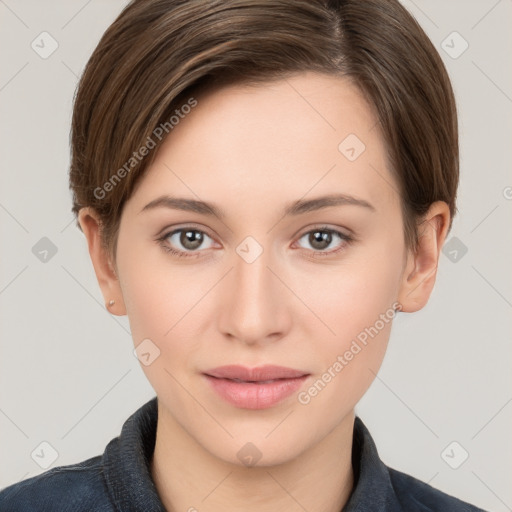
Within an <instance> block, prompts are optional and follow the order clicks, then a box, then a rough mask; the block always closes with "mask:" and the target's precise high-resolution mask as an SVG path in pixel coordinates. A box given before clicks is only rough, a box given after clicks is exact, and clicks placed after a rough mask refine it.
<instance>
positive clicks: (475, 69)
mask: <svg viewBox="0 0 512 512" xmlns="http://www.w3.org/2000/svg"><path fill="white" fill-rule="evenodd" d="M126 3H127V2H126V1H124V0H123V1H120V0H115V1H114V0H110V1H100V0H92V1H91V0H89V1H88V2H87V1H76V0H74V1H69V0H66V1H64V0H61V1H56V0H52V1H46V2H41V1H36V0H31V1H29V0H20V1H17V2H16V1H14V0H0V19H1V31H0V38H1V39H0V43H1V48H2V52H1V55H0V109H1V110H0V119H1V126H0V129H1V133H0V154H1V158H2V171H1V175H0V180H1V181H0V229H1V256H0V262H1V265H0V322H1V323H0V326H1V331H0V333H1V360H0V432H1V442H0V460H1V461H2V463H1V464H0V487H5V486H7V485H9V484H11V483H14V482H17V481H19V480H21V479H25V478H28V477H31V476H34V475H37V474H39V473H41V472H43V471H45V469H43V468H42V467H40V465H38V463H37V462H36V460H37V461H39V462H40V463H44V457H47V456H48V454H51V453H52V452H51V449H45V448H48V447H47V446H46V445H42V447H41V445H40V443H42V442H47V443H49V444H50V445H51V446H52V447H53V448H54V449H55V450H56V452H57V453H58V458H57V459H56V460H55V461H54V462H53V463H52V464H51V465H50V466H49V467H55V466H57V465H63V464H71V463H75V462H79V461H81V460H85V459H86V458H89V457H92V456H94V455H98V454H101V453H102V452H103V450H104V448H105V446H106V444H107V443H108V441H110V439H112V438H113V437H115V436H117V435H118V434H119V432H120V428H121V426H122V424H123V422H124V421H125V420H126V419H127V418H128V416H129V415H130V414H132V413H133V412H134V411H135V410H136V409H137V408H138V407H139V406H140V405H142V404H143V403H144V402H146V401H147V400H149V399H150V398H151V397H153V396H154V391H153V389H152V388H151V386H150V385H149V383H148V382H147V380H146V378H145V376H144V374H143V372H142V370H141V367H140V363H139V362H138V360H137V359H136V358H135V357H134V355H133V352H132V351H133V342H132V339H131V335H130V331H129V325H128V319H127V318H126V317H122V318H120V317H115V316H111V315H110V314H109V313H108V312H107V311H106V310H105V307H104V304H103V298H102V296H101V293H100V289H99V286H98V284H97V281H96V278H95V275H94V271H93V267H92V264H91V262H90V258H89V254H88V251H87V246H86V241H85V237H84V236H83V235H82V234H81V232H80V231H79V230H78V229H77V228H76V227H75V226H74V222H73V217H72V215H71V212H70V208H71V196H70V193H69V191H68V182H67V172H68V163H69V142H68V137H69V127H70V120H71V106H72V97H73V92H74V89H75V85H76V82H77V79H78V76H79V75H80V73H81V71H82V69H83V67H84V65H85V63H86V61H87V59H88V58H89V56H90V54H91V53H92V51H93V49H94V48H95V46H96V44H97V43H98V41H99V39H100V37H101V35H102V34H103V32H104V31H105V29H106V28H107V26H108V25H109V24H110V23H111V22H112V21H113V20H114V18H115V17H116V16H117V14H118V13H119V12H120V10H121V8H122V7H123V6H124V5H125V4H126ZM403 3H404V5H405V6H406V7H407V8H408V9H409V10H410V12H411V13H412V14H413V15H414V16H415V17H416V19H417V20H418V21H419V23H420V24H421V25H422V26H423V28H424V29H425V30H426V32H427V33H428V35H429V37H430V38H431V39H432V41H433V43H434V44H435V46H436V47H437V48H438V50H439V51H440V54H441V55H442V57H443V60H444V62H445V63H446V65H447V67H448V71H449V73H450V76H451V78H452V80H453V85H454V88H455V92H456V95H457V100H458V107H459V115H460V132H461V184H460V189H459V203H458V208H459V213H458V215H457V216H456V218H455V221H454V225H453V229H452V232H451V233H450V234H449V236H448V239H447V243H446V244H445V250H444V252H445V253H444V254H442V255H441V260H440V265H439V269H438V278H437V282H436V285H435V289H434V292H433V294H432V297H431V300H430V302H429V304H428V305H427V307H425V308H424V309H423V310H422V311H420V312H418V313H415V314H400V315H398V317H397V318H396V319H395V322H394V325H393V330H392V335H391V341H390V346H389V351H388V353H387V355H386V359H385V361H384V364H383V366H382V369H381V371H380V373H379V375H378V377H377V378H376V380H375V382H374V383H373V385H372V387H371V388H370V390H369V391H368V393H367V394H366V396H365V397H364V399H363V400H362V401H361V403H360V404H359V405H358V408H357V413H358V414H359V415H360V416H361V417H362V418H363V420H364V421H365V422H366V424H367V425H368V427H369V429H370V431H371V432H372V434H373V436H374V438H375V441H376V443H377V447H378V448H379V452H380V455H381V457H382V458H383V459H384V461H385V462H386V463H387V464H389V465H391V466H393V467H395V468H397V469H400V470H402V471H405V472H407V473H410V474H412V475H414V476H416V477H418V478H420V479H421V480H424V481H426V482H430V483H431V484H432V485H434V486H435V487H438V488H439V489H442V490H444V491H446V492H448V493H450V494H453V495H456V496H459V497H461V498H463V499H465V500H467V501H471V502H473V503H474V504H476V505H479V506H481V507H483V508H486V509H488V510H492V511H496V512H501V511H507V510H512V486H511V485H510V481H511V477H512V438H511V435H510V432H512V428H511V427H512V403H511V402H512V386H511V382H512V372H511V371H510V370H511V361H512V346H511V341H512V326H511V321H510V320H511V312H512V286H511V284H512V279H511V273H512V267H511V265H510V262H511V261H512V255H511V252H512V251H511V246H512V230H511V219H512V216H511V210H512V200H511V198H512V175H511V173H510V165H511V151H510V146H511V143H512V139H511V132H512V130H511V124H512V116H511V113H512V70H511V67H510V50H511V42H512V35H511V31H510V26H512V25H511V21H512V1H511V0H500V1H496V0H478V1H477V0H473V1H468V0H457V1H455V0H451V1H449V2H448V1H446V0H435V1H433V0H428V1H427V0H421V1H420V0H415V1H414V2H413V1H411V0H404V1H403ZM43 31H47V32H49V33H50V34H51V36H52V37H53V38H54V39H55V40H56V41H57V42H58V45H59V46H58V48H57V50H56V51H55V52H54V53H53V54H52V55H51V56H49V57H48V58H46V59H43V58H41V57H40V56H39V55H38V54H37V53H36V52H35V51H34V50H33V49H32V47H31V43H32V41H34V40H36V42H37V40H38V39H37V38H38V36H39V34H40V33H41V32H43ZM453 31H457V32H458V33H459V34H460V35H461V36H462V38H464V40H466V41H467V42H468V44H469V47H468V48H467V50H466V51H465V52H464V53H462V54H461V55H460V56H458V57H457V58H453V56H450V55H449V54H448V53H447V51H449V52H451V53H452V55H454V54H455V53H458V52H460V50H461V49H463V46H462V45H463V41H462V40H461V39H460V38H459V37H458V36H456V35H455V36H453V35H452V36H450V34H452V32H453ZM447 37H448V39H447ZM443 41H445V42H444V43H443ZM450 47H451V48H450ZM46 48H48V46H46ZM43 237H47V238H48V239H49V240H51V242H52V243H53V244H54V246H55V248H56V250H57V252H56V253H55V254H54V255H53V256H52V253H51V252H50V253H48V256H47V261H46V262H43V261H41V260H40V259H39V258H38V257H37V256H36V255H37V250H35V249H34V252H35V253H36V254H34V252H33V248H34V246H36V249H39V250H41V249H40V246H39V245H36V244H38V243H39V244H45V243H47V242H40V240H41V238H43ZM464 247H465V248H467V253H465V254H463V250H461V249H464ZM454 250H455V251H457V253H454V252H453V251H454ZM450 252H451V254H450ZM455 256H456V259H455V260H454V257H455ZM40 257H41V256H40ZM453 441H456V442H457V443H458V445H456V446H455V448H454V449H453V451H451V448H449V449H448V450H447V451H445V448H446V447H447V446H448V445H449V444H450V443H452V442H453ZM452 447H453V446H452ZM41 448H43V452H44V453H45V456H44V457H40V458H38V457H36V456H34V457H32V456H31V454H32V453H34V451H35V453H41ZM462 450H465V451H467V452H468V454H469V457H468V459H467V460H466V461H465V462H464V463H463V464H462V465H461V466H460V467H459V468H458V469H453V468H452V467H450V466H449V465H448V464H447V462H446V461H447V460H449V461H450V463H452V465H453V464H454V463H457V462H458V461H460V460H461V454H463V453H464V452H463V451H462ZM443 453H445V455H444V458H443V456H442V454H443ZM447 454H448V455H447Z"/></svg>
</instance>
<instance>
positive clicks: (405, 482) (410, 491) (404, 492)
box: [388, 467, 485, 512]
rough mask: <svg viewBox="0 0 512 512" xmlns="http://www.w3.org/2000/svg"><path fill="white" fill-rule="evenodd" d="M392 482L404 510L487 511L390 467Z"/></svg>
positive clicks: (429, 511)
mask: <svg viewBox="0 0 512 512" xmlns="http://www.w3.org/2000/svg"><path fill="white" fill-rule="evenodd" d="M388 471H389V477H390V479H391V484H392V486H393V489H394V491H395V493H396V497H397V499H398V500H399V501H400V504H401V505H402V508H403V509H404V510H417V511H421V512H444V511H446V510H449V511H450V512H485V511H484V510H483V509H481V508H478V507H476V506H475V505H471V504H470V503H466V502H465V501H462V500H460V499H458V498H455V497H454V496H450V495H449V494H446V493H444V492H442V491H440V490H439V489H435V488H434V487H432V486H431V485H429V484H426V483H425V482H422V481H421V480H418V479H417V478H414V477H413V476H411V475H407V474H406V473H402V472H401V471H398V470H396V469H393V468H390V467H388Z"/></svg>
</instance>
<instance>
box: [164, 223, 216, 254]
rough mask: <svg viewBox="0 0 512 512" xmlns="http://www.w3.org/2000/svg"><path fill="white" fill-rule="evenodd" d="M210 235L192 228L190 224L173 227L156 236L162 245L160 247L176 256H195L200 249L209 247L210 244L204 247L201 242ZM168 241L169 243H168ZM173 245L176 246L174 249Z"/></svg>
mask: <svg viewBox="0 0 512 512" xmlns="http://www.w3.org/2000/svg"><path fill="white" fill-rule="evenodd" d="M206 238H209V239H210V240H211V237H210V236H208V235H207V234H206V233H205V232H204V231H201V230H200V229H197V228H194V227H192V226H188V227H183V228H180V229H175V230H173V231H169V232H167V233H166V234H164V235H163V236H161V237H160V238H158V242H159V243H160V245H161V246H162V248H163V249H164V250H165V251H167V252H170V253H171V254H174V255H175V256H178V257H180V258H181V257H197V256H200V254H194V253H199V252H200V250H201V249H209V248H210V246H207V247H204V246H203V243H204V241H205V240H206ZM169 241H170V242H171V243H169ZM174 247H178V248H177V249H175V248H174Z"/></svg>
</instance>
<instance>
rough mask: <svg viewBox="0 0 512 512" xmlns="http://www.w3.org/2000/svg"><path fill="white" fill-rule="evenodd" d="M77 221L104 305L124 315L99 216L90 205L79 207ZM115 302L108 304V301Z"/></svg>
mask: <svg viewBox="0 0 512 512" xmlns="http://www.w3.org/2000/svg"><path fill="white" fill-rule="evenodd" d="M78 221H79V222H80V226H81V228H82V231H83V233H84V235H85V237H86V238H87V245H88V246H89V254H90V256H91V261H92V264H93V266H94V272H95V273H96V279H97V280H98V283H99V285H100V288H101V293H102V294H103V299H104V301H105V307H106V308H107V309H108V310H109V311H110V312H111V313H112V314H114V315H118V316H123V315H126V307H125V304H124V301H123V294H122V290H121V286H120V283H119V279H118V277H117V274H116V271H115V265H113V262H112V261H111V257H110V255H109V254H108V253H107V250H106V249H105V248H104V247H103V246H102V244H101V238H100V226H101V222H100V218H99V216H98V214H97V213H96V211H95V210H94V209H92V208H90V207H85V208H82V209H80V211H79V212H78ZM111 300H114V301H115V303H114V304H113V305H112V306H110V305H109V302H110V301H111Z"/></svg>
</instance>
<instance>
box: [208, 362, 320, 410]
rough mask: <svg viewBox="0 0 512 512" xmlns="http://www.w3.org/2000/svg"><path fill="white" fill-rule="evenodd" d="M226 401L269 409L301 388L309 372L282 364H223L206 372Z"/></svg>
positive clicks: (247, 406) (243, 407) (211, 384)
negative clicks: (244, 365)
mask: <svg viewBox="0 0 512 512" xmlns="http://www.w3.org/2000/svg"><path fill="white" fill-rule="evenodd" d="M203 375H204V377H205V378H206V380H207V381H208V383H209V385H210V386H211V388H212V389H213V390H214V391H215V392H216V393H217V394H218V395H219V396H220V397H221V398H223V399H224V400H225V401H226V402H228V403H230V404H231V405H234V406H235V407H238V408H241V409H266V408H269V407H272V406H274V405H277V404H278V403H279V402H281V401H283V400H284V399H285V398H287V397H289V396H290V395H292V394H293V393H294V392H296V391H298V390H299V388H300V387H301V386H302V385H303V383H304V382H305V381H306V379H307V378H308V377H309V375H310V374H309V373H306V372H303V371H300V370H294V369H291V368H285V367H282V366H271V365H267V366H262V367H259V368H252V369H251V368H247V367H243V366H223V367H219V368H216V369H214V370H209V371H208V372H206V373H204V374H203Z"/></svg>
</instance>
